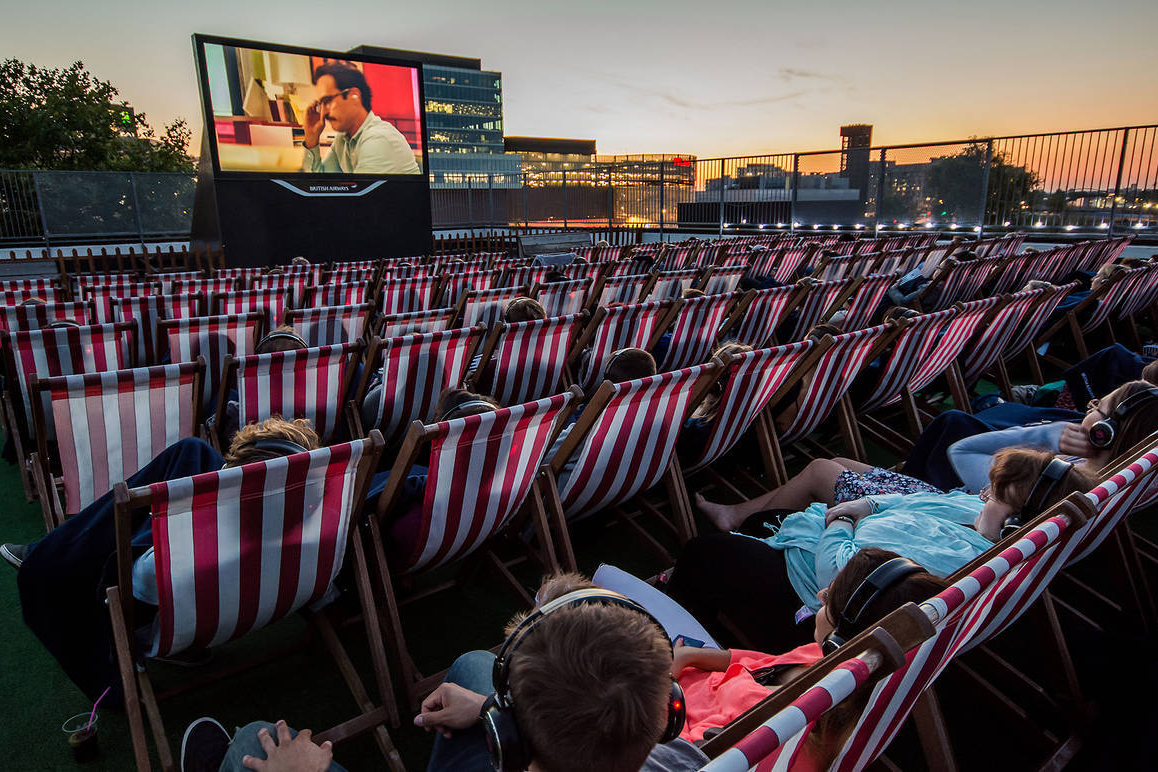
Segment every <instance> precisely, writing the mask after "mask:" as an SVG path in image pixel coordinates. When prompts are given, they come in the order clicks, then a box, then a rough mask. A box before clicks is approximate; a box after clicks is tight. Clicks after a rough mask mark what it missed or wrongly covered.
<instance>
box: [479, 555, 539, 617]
mask: <svg viewBox="0 0 1158 772" xmlns="http://www.w3.org/2000/svg"><path fill="white" fill-rule="evenodd" d="M482 558H483V560H485V561H486V564H487V565H488V566H490V567H491V568H493V569H494V571H495V573H497V574H498V575H499V578H500V579H502V580H503V581H504V582H506V583H507V586H508V587H510V588H511V589H512V590H514V592H515V594H516V595H518V596H519V600H520V601H522V603H523V605H524V606H525V607H526V608H532V607H533V606H534V605H535V597H534V596H533V595H531V593H529V592H527V588H526V587H524V586H523V584H522V582H520V581H519V580H518V579H517V578H515V575H514V574H512V573H511V570H510V569H509V568H507V567H506V565H505V564H504V563H503V561H502V560H501V559H500V558H499V556H498V555H496V554H495V552H494V550H489V549H488V550H483V552H482Z"/></svg>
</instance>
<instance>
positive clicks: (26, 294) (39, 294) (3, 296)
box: [0, 287, 68, 306]
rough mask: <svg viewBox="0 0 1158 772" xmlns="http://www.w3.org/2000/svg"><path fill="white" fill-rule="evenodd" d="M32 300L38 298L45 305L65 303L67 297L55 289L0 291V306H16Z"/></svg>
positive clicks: (61, 291)
mask: <svg viewBox="0 0 1158 772" xmlns="http://www.w3.org/2000/svg"><path fill="white" fill-rule="evenodd" d="M33 298H39V299H40V300H43V301H44V302H45V303H64V302H67V300H68V295H67V293H65V292H64V291H63V290H60V289H57V288H55V287H46V288H44V289H33V288H28V289H23V288H17V289H6V290H0V306H18V305H20V304H21V303H24V302H26V301H29V300H32V299H33Z"/></svg>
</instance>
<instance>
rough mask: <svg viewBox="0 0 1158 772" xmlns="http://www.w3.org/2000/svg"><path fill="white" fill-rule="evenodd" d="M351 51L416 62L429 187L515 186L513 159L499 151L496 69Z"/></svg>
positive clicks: (474, 62)
mask: <svg viewBox="0 0 1158 772" xmlns="http://www.w3.org/2000/svg"><path fill="white" fill-rule="evenodd" d="M351 53H361V54H369V55H378V56H388V57H397V58H399V59H410V60H417V61H420V62H422V72H423V90H424V93H425V98H426V132H427V142H428V143H429V148H428V158H429V161H430V184H431V187H434V188H457V187H467V186H468V185H469V186H470V187H472V188H480V187H482V188H485V187H487V186H488V185H492V186H494V187H503V188H516V187H519V181H520V177H519V174H520V171H521V169H520V161H519V157H518V156H512V155H507V154H505V153H504V152H503V76H502V73H498V72H491V71H488V70H484V69H483V68H482V62H481V60H479V59H470V58H467V57H461V56H444V55H442V54H430V53H425V52H422V51H402V50H398V49H393V48H380V47H377V46H359V47H357V48H355V49H353V51H352V52H351Z"/></svg>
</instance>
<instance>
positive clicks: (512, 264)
mask: <svg viewBox="0 0 1158 772" xmlns="http://www.w3.org/2000/svg"><path fill="white" fill-rule="evenodd" d="M534 261H535V258H533V257H498V258H495V259H494V260H492V261H491V265H490V267H491V269H492V270H495V271H505V270H507V269H509V268H523V267H525V266H529V265H531V263H533V262H534Z"/></svg>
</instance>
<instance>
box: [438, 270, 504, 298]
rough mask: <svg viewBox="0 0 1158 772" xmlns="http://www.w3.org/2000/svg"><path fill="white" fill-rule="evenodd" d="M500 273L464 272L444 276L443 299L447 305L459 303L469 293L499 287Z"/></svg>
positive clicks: (488, 271)
mask: <svg viewBox="0 0 1158 772" xmlns="http://www.w3.org/2000/svg"><path fill="white" fill-rule="evenodd" d="M498 282H499V272H498V271H490V270H483V271H463V272H461V273H444V274H443V275H442V290H441V291H442V297H443V299H444V300H445V301H446V304H447V305H451V304H454V303H458V302H459V301H461V300H462V297H463V296H464V295H465V294H466V293H467V292H469V291H471V290H473V291H475V292H482V291H485V290H489V289H495V288H497V287H499V286H500V285H499V283H498Z"/></svg>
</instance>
